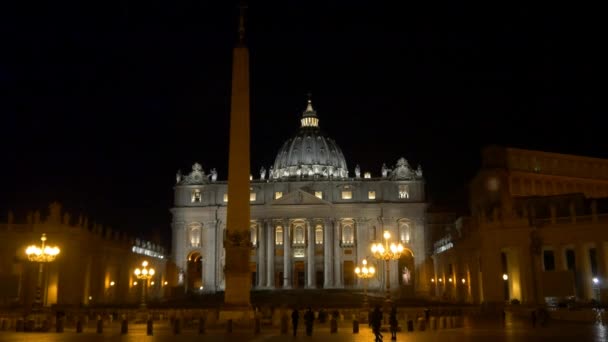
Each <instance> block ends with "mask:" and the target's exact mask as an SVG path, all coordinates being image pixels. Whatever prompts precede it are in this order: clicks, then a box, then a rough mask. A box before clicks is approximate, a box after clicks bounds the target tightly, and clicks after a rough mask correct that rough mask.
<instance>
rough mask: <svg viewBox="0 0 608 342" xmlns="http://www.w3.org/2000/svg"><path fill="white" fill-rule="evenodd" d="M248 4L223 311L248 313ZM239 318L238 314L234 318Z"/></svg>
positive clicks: (239, 54) (238, 76) (234, 119)
mask: <svg viewBox="0 0 608 342" xmlns="http://www.w3.org/2000/svg"><path fill="white" fill-rule="evenodd" d="M244 11H245V6H244V5H243V4H241V6H240V25H239V42H238V44H237V45H236V47H235V48H234V51H233V55H232V58H233V60H232V95H231V101H230V147H229V156H228V208H227V219H226V238H225V239H224V248H225V250H226V265H225V271H224V272H225V273H224V276H225V279H226V291H225V293H224V307H223V308H222V311H221V312H223V313H224V314H225V316H226V317H227V316H231V315H230V314H228V315H226V313H225V311H234V313H235V314H236V313H237V312H243V313H245V312H247V311H251V308H250V289H251V271H250V270H249V255H250V253H251V242H250V235H249V228H250V224H251V223H250V219H249V218H250V208H249V192H250V191H249V145H250V142H249V51H248V50H247V47H246V46H245V23H244V20H245V18H244ZM235 318H236V317H235Z"/></svg>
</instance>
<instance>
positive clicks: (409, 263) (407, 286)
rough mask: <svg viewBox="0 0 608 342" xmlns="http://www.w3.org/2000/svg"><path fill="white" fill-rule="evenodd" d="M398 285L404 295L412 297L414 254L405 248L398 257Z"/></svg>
mask: <svg viewBox="0 0 608 342" xmlns="http://www.w3.org/2000/svg"><path fill="white" fill-rule="evenodd" d="M398 267H399V287H400V288H401V294H402V295H403V296H404V297H414V295H415V290H414V273H415V269H414V254H412V251H410V250H405V251H404V252H403V254H402V255H401V258H399V262H398Z"/></svg>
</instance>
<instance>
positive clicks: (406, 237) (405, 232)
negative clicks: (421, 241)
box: [399, 223, 411, 243]
mask: <svg viewBox="0 0 608 342" xmlns="http://www.w3.org/2000/svg"><path fill="white" fill-rule="evenodd" d="M410 238H411V232H410V225H409V224H407V223H403V224H401V225H400V226H399V240H401V242H403V243H410Z"/></svg>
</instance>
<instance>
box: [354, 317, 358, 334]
mask: <svg viewBox="0 0 608 342" xmlns="http://www.w3.org/2000/svg"><path fill="white" fill-rule="evenodd" d="M358 333H359V321H357V320H356V319H355V320H353V334H358Z"/></svg>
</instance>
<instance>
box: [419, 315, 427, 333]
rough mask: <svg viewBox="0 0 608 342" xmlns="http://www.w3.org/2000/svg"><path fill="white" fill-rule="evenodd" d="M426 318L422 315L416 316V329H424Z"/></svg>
mask: <svg viewBox="0 0 608 342" xmlns="http://www.w3.org/2000/svg"><path fill="white" fill-rule="evenodd" d="M425 323H426V320H425V319H424V317H418V331H424V329H425V328H426V325H425Z"/></svg>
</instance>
